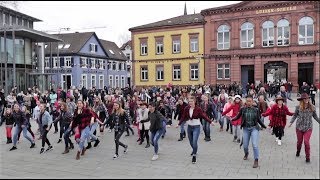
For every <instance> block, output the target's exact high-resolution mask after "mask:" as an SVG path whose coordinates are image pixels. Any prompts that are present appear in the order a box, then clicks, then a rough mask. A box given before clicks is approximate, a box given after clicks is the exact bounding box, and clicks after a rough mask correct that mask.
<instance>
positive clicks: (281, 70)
mask: <svg viewBox="0 0 320 180" xmlns="http://www.w3.org/2000/svg"><path fill="white" fill-rule="evenodd" d="M287 80H288V64H287V63H285V62H283V61H275V62H268V63H266V64H265V65H264V82H265V83H268V82H271V83H273V82H287Z"/></svg>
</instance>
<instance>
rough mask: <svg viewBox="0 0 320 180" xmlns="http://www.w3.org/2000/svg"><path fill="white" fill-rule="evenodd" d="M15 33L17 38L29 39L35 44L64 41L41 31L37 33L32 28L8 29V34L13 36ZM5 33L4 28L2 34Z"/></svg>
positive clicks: (0, 29) (16, 27)
mask: <svg viewBox="0 0 320 180" xmlns="http://www.w3.org/2000/svg"><path fill="white" fill-rule="evenodd" d="M12 31H14V33H15V35H16V36H19V37H25V38H29V39H31V40H32V41H34V42H58V41H62V40H61V39H60V38H59V37H57V36H55V35H51V34H47V33H44V32H41V31H37V30H34V29H31V28H27V27H23V26H17V25H15V26H11V27H10V28H6V33H7V34H11V33H12ZM3 33H4V27H1V28H0V34H3Z"/></svg>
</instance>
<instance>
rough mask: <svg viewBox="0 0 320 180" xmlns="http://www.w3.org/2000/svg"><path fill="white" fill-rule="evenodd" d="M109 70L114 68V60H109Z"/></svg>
mask: <svg viewBox="0 0 320 180" xmlns="http://www.w3.org/2000/svg"><path fill="white" fill-rule="evenodd" d="M107 68H108V70H112V68H113V62H112V61H108V67H107Z"/></svg>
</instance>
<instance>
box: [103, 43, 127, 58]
mask: <svg viewBox="0 0 320 180" xmlns="http://www.w3.org/2000/svg"><path fill="white" fill-rule="evenodd" d="M99 41H100V42H101V45H102V47H103V48H104V50H105V51H106V53H107V55H108V56H109V58H110V59H113V60H123V61H126V60H127V57H126V56H125V55H124V54H123V52H122V51H121V49H120V48H119V47H118V46H117V45H116V43H114V42H112V41H107V40H103V39H99ZM110 50H111V51H110ZM112 52H113V53H112Z"/></svg>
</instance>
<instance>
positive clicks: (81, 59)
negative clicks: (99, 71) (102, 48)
mask: <svg viewBox="0 0 320 180" xmlns="http://www.w3.org/2000/svg"><path fill="white" fill-rule="evenodd" d="M81 61H82V67H81V68H87V66H88V64H87V58H86V57H80V64H81Z"/></svg>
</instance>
